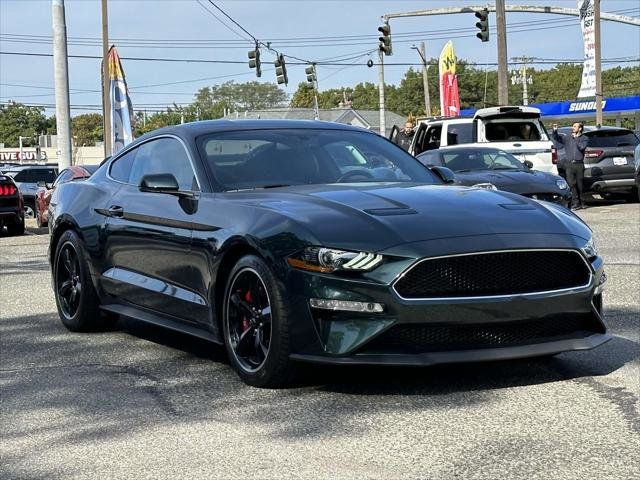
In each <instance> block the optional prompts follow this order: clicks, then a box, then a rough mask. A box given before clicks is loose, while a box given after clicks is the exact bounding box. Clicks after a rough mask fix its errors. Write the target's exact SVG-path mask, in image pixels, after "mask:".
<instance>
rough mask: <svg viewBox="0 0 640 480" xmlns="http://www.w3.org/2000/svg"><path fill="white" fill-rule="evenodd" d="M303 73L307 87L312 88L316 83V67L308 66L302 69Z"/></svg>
mask: <svg viewBox="0 0 640 480" xmlns="http://www.w3.org/2000/svg"><path fill="white" fill-rule="evenodd" d="M304 73H306V74H307V82H309V85H311V86H312V87H313V86H314V85H315V82H316V79H317V77H316V66H315V65H313V64H312V65H309V66H308V67H307V68H305V69H304Z"/></svg>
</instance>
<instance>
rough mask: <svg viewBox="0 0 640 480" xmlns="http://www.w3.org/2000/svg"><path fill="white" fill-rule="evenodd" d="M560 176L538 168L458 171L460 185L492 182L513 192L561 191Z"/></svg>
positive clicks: (457, 177) (502, 188) (457, 176)
mask: <svg viewBox="0 0 640 480" xmlns="http://www.w3.org/2000/svg"><path fill="white" fill-rule="evenodd" d="M559 178H560V177H556V176H555V175H551V174H548V173H545V172H538V171H536V170H513V171H508V170H474V171H471V172H459V173H456V180H457V181H458V183H459V184H460V185H469V186H471V185H475V184H477V183H492V184H494V185H495V186H496V187H498V188H499V189H500V190H505V191H507V192H513V193H535V192H553V193H556V192H560V191H562V190H560V189H559V188H558V186H557V185H556V180H559Z"/></svg>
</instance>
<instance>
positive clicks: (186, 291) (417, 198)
mask: <svg viewBox="0 0 640 480" xmlns="http://www.w3.org/2000/svg"><path fill="white" fill-rule="evenodd" d="M450 179H451V172H450V171H449V170H447V169H445V168H443V167H433V168H426V167H424V166H423V165H421V164H420V163H419V162H418V161H417V160H416V159H415V158H413V157H412V156H410V155H409V154H407V153H406V152H404V151H403V150H402V149H400V148H398V147H397V146H395V145H394V144H392V143H391V142H389V141H387V140H386V139H384V138H382V137H380V136H378V135H376V134H374V133H371V132H368V131H365V130H362V129H358V128H355V127H350V126H344V125H338V124H333V123H323V122H303V121H299V122H296V121H265V120H258V121H207V122H198V123H193V124H185V125H179V126H175V127H169V128H165V129H161V130H157V131H154V132H151V133H149V134H147V135H145V136H143V137H141V138H139V139H138V140H136V141H135V142H133V143H132V144H130V145H128V146H127V147H126V148H125V149H124V150H123V151H121V152H119V153H117V154H116V155H114V156H113V157H112V158H110V159H108V160H107V161H106V162H105V163H104V164H103V165H102V166H101V168H100V169H98V171H97V172H96V173H95V174H93V175H92V176H91V178H90V179H88V180H87V181H86V182H81V183H74V182H71V183H67V184H64V185H62V186H61V187H60V188H59V189H56V191H55V193H54V196H53V198H52V200H51V204H50V210H49V218H50V219H51V245H50V256H51V268H52V278H53V288H54V290H55V296H56V302H57V306H58V311H59V314H60V318H61V319H62V322H63V323H64V324H65V326H66V327H67V328H69V329H70V330H74V331H77V330H89V329H95V328H98V327H99V326H101V325H102V324H104V322H107V321H110V320H112V319H113V317H114V316H115V315H124V316H129V317H134V318H137V319H139V320H142V321H145V322H149V323H152V324H156V325H161V326H164V327H167V328H170V329H174V330H179V331H181V332H186V333H188V334H192V335H195V336H197V337H201V338H205V339H208V340H211V341H212V342H216V343H221V344H224V345H225V346H226V349H227V351H228V353H229V358H230V360H231V364H232V365H233V367H234V368H235V369H236V370H237V371H238V373H239V375H240V376H241V377H242V379H243V380H244V381H246V382H247V383H249V384H251V385H256V386H280V385H286V384H287V383H288V382H289V381H290V380H291V379H292V375H293V374H294V372H295V370H296V369H295V367H296V365H297V364H298V363H299V362H320V363H334V364H389V365H430V364H435V363H449V362H464V361H478V360H494V359H508V358H517V357H527V356H536V355H550V354H555V353H558V352H562V351H567V350H582V349H589V348H593V347H595V346H597V345H599V344H601V343H603V342H605V341H606V340H608V338H609V337H608V335H607V334H606V329H605V325H604V323H603V321H602V294H601V292H602V288H603V284H604V281H605V279H606V277H605V275H604V271H603V262H602V259H601V258H600V257H599V256H598V253H597V250H596V248H595V246H594V244H593V240H592V237H591V231H590V229H589V228H588V227H587V226H586V225H585V224H584V223H583V222H582V221H581V220H580V219H579V218H578V217H576V216H575V215H573V214H572V213H571V212H569V211H567V210H566V209H564V208H562V207H560V206H557V205H553V204H550V203H544V202H537V201H533V200H530V199H527V198H524V197H522V196H520V195H515V194H511V193H507V192H502V191H491V190H486V189H482V188H468V187H459V186H453V185H445V182H449V181H450Z"/></svg>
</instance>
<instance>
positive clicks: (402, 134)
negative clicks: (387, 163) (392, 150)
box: [396, 120, 414, 152]
mask: <svg viewBox="0 0 640 480" xmlns="http://www.w3.org/2000/svg"><path fill="white" fill-rule="evenodd" d="M413 134H414V130H413V122H412V121H411V120H407V123H405V124H404V129H403V130H400V131H399V132H398V140H397V141H396V143H397V144H398V146H399V147H400V148H402V149H404V150H406V151H407V152H408V151H409V148H410V147H411V142H412V141H413Z"/></svg>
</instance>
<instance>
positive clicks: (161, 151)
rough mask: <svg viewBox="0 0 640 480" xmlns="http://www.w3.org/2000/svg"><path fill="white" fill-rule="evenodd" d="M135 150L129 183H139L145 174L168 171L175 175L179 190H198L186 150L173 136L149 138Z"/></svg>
mask: <svg viewBox="0 0 640 480" xmlns="http://www.w3.org/2000/svg"><path fill="white" fill-rule="evenodd" d="M137 151H138V153H137V155H136V158H135V162H134V164H133V168H132V169H131V176H130V178H129V183H131V184H133V185H140V182H141V181H142V177H144V176H145V175H153V174H158V173H170V174H172V175H173V176H174V177H176V180H177V181H178V185H179V186H180V190H187V191H189V190H199V187H198V182H197V181H196V177H195V174H194V172H193V168H192V167H191V163H190V162H189V157H188V156H187V152H186V151H185V149H184V147H183V146H182V143H180V142H179V141H178V140H176V139H175V138H159V139H157V140H151V141H149V142H147V143H144V144H142V145H141V146H140V147H138V149H137Z"/></svg>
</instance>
